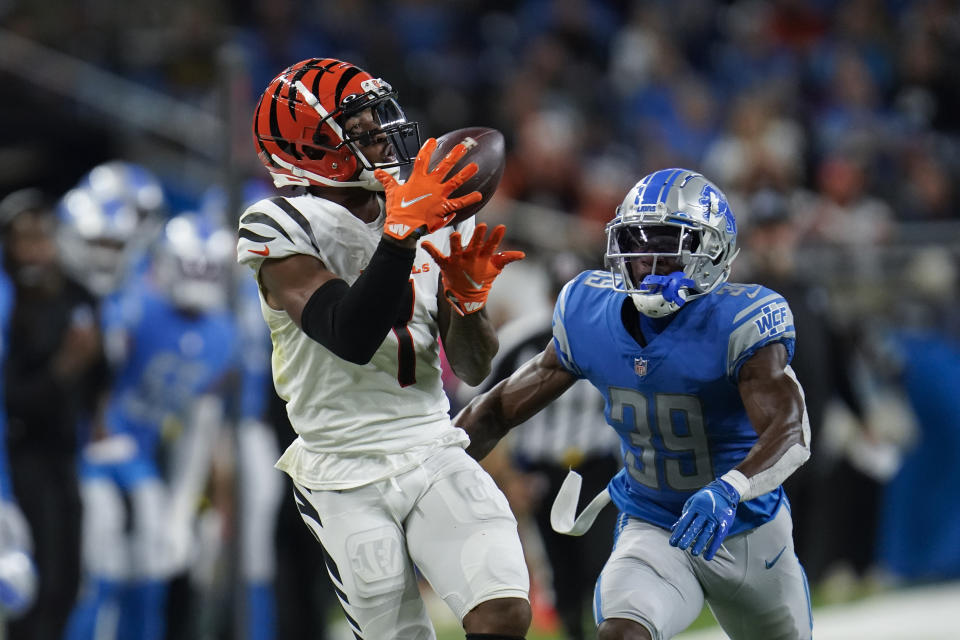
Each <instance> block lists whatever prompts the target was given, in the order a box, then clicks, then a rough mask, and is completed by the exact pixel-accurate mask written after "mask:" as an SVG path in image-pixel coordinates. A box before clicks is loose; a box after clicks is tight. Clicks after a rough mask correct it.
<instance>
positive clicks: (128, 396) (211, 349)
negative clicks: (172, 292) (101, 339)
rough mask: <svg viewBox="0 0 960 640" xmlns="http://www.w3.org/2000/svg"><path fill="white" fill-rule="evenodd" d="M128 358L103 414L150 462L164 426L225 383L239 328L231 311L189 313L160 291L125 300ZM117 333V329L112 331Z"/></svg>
mask: <svg viewBox="0 0 960 640" xmlns="http://www.w3.org/2000/svg"><path fill="white" fill-rule="evenodd" d="M122 306H123V307H124V312H123V313H121V314H118V315H117V316H116V317H114V318H113V320H114V321H115V322H118V323H119V324H125V334H126V336H125V337H126V342H127V346H126V349H125V351H126V353H125V354H124V359H123V361H122V362H120V363H118V367H117V369H116V372H115V377H114V382H113V388H112V389H111V392H110V399H109V402H108V405H107V410H106V414H105V422H106V427H107V429H108V431H110V432H111V433H126V434H129V435H131V436H133V437H134V438H135V440H136V441H137V444H138V453H139V454H140V455H141V456H146V457H152V456H153V455H154V453H155V451H156V446H157V442H158V440H159V438H160V435H161V431H162V428H163V425H164V422H165V421H166V420H168V419H170V418H181V419H182V418H183V417H184V412H185V410H186V409H187V408H188V407H189V405H190V403H191V401H192V400H194V399H195V398H197V397H198V396H200V395H201V394H203V393H205V392H207V391H209V390H211V389H212V387H213V386H214V385H215V384H216V383H218V382H220V381H221V380H223V379H224V377H225V376H226V375H227V373H228V372H229V371H230V370H231V369H232V368H233V367H234V363H235V361H236V342H237V341H236V336H237V329H236V323H235V322H234V320H233V318H232V316H231V314H230V313H229V311H228V310H223V311H218V312H212V313H204V314H185V313H183V312H181V311H179V310H178V309H177V308H176V307H174V306H173V304H172V303H171V302H170V301H169V300H167V299H166V298H164V297H163V296H161V295H160V294H159V293H157V292H156V291H154V290H152V289H150V288H145V287H139V288H138V292H137V294H136V295H133V296H124V299H123V305H122ZM111 330H112V331H119V330H120V327H119V326H118V324H114V325H113V326H112V327H111Z"/></svg>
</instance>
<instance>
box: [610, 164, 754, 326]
mask: <svg viewBox="0 0 960 640" xmlns="http://www.w3.org/2000/svg"><path fill="white" fill-rule="evenodd" d="M606 232H607V252H606V264H607V267H608V268H609V269H610V272H611V273H612V274H613V283H614V284H613V287H614V289H615V290H616V291H622V292H624V293H626V294H628V295H629V296H630V298H631V299H632V300H633V304H634V305H635V306H636V307H637V310H638V311H640V313H642V314H644V315H646V316H650V317H653V318H658V317H663V316H667V315H670V314H672V313H674V312H676V311H677V310H678V309H679V308H680V307H682V306H683V305H684V304H685V303H686V302H688V301H690V300H693V299H695V298H698V297H699V296H702V295H705V294H707V293H709V292H711V291H713V290H714V289H715V288H716V287H718V286H720V285H721V284H723V283H724V282H725V281H726V280H727V277H728V276H729V275H730V264H731V263H732V262H733V259H734V258H735V257H736V256H737V253H738V250H737V221H736V219H735V218H734V215H733V211H731V210H730V206H729V204H728V203H727V197H726V196H725V195H724V194H723V192H722V191H721V190H720V189H719V188H718V187H717V186H716V185H715V184H713V183H712V182H710V181H709V180H707V179H706V178H704V177H703V176H702V175H700V174H699V173H696V172H694V171H689V170H687V169H662V170H660V171H655V172H654V173H651V174H650V175H648V176H646V177H645V178H643V179H642V180H640V182H638V183H637V184H635V185H634V186H633V188H631V189H630V191H628V192H627V195H626V197H624V199H623V202H622V203H621V204H620V206H619V207H617V213H616V215H615V216H614V218H613V220H611V221H610V222H609V223H607V227H606Z"/></svg>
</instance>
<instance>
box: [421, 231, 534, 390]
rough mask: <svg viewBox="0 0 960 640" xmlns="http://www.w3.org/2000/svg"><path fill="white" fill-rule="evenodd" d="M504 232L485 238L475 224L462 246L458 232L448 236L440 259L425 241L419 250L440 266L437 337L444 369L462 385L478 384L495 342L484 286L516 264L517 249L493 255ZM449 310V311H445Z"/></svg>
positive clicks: (486, 372)
mask: <svg viewBox="0 0 960 640" xmlns="http://www.w3.org/2000/svg"><path fill="white" fill-rule="evenodd" d="M504 233H506V228H505V227H504V226H503V225H502V224H501V225H497V226H496V227H494V229H493V231H491V232H490V235H489V236H487V235H486V234H487V225H486V224H484V223H480V224H478V225H477V227H476V229H474V232H473V237H471V238H470V242H468V243H467V245H466V246H463V245H462V244H461V237H460V233H459V232H454V233H453V234H451V236H450V255H443V254H442V253H441V252H440V250H439V249H437V248H436V247H435V246H434V245H433V244H432V243H430V242H429V241H425V242H424V243H423V248H424V250H425V251H426V252H427V253H429V254H430V256H431V257H432V258H433V259H434V261H436V263H437V264H438V265H439V266H440V272H441V280H442V282H441V288H440V292H439V296H440V297H441V298H444V299H445V302H440V305H439V308H440V318H439V319H440V336H441V339H442V340H443V347H444V349H445V350H446V353H447V359H448V360H449V361H450V366H451V367H452V368H453V372H454V373H455V374H456V375H457V377H458V378H460V379H461V380H463V381H464V382H466V383H467V384H471V385H477V384H480V383H481V382H482V381H483V379H484V378H486V377H487V375H489V374H490V361H491V359H492V358H493V356H494V355H496V353H497V348H498V342H497V338H496V335H495V333H494V329H493V326H492V325H491V324H490V322H489V320H488V319H487V317H486V313H485V312H484V311H483V308H484V305H485V304H486V302H487V296H488V294H489V293H490V287H491V286H493V281H494V280H495V279H496V277H497V276H498V275H500V272H501V271H502V270H503V268H504V267H505V266H506V265H508V264H510V263H511V262H514V261H516V260H522V259H523V258H524V253H523V252H522V251H499V252H498V251H497V249H498V248H499V246H500V242H501V241H502V240H503V235H504ZM451 309H452V310H453V311H454V313H450V311H451Z"/></svg>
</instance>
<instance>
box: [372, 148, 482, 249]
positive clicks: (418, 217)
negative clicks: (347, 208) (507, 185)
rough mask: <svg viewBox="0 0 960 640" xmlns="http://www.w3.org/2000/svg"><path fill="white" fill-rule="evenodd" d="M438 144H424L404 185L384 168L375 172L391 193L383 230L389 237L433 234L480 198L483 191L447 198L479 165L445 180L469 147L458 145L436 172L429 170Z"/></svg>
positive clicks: (470, 166) (440, 163) (384, 187)
mask: <svg viewBox="0 0 960 640" xmlns="http://www.w3.org/2000/svg"><path fill="white" fill-rule="evenodd" d="M436 147H437V141H436V139H434V138H430V139H429V140H427V141H426V142H425V143H423V146H422V147H421V148H420V152H419V153H417V158H416V160H415V161H414V163H413V171H412V172H411V173H410V178H409V179H408V180H407V181H406V182H404V183H403V184H399V183H398V182H397V181H396V180H394V178H393V176H391V175H390V174H389V173H387V172H386V171H384V170H383V169H377V170H376V171H374V172H373V175H374V177H376V179H377V180H379V181H380V182H381V183H382V184H383V190H384V192H385V193H386V196H387V219H386V222H385V223H384V227H383V232H384V233H385V234H387V235H388V236H390V237H392V238H396V239H397V240H404V239H406V238H407V237H408V236H409V235H410V234H412V233H417V234H418V236H419V235H423V233H432V232H434V231H436V230H437V229H440V228H442V227H443V226H444V225H446V224H447V223H448V222H450V221H451V220H453V218H454V216H455V214H456V212H457V211H458V210H459V209H462V208H463V207H466V206H468V205H471V204H473V203H475V202H479V201H480V199H481V195H480V192H479V191H473V192H471V193H468V194H467V195H465V196H462V197H460V198H454V199H452V200H451V199H448V198H447V196H449V195H450V194H451V193H453V192H454V191H456V189H457V187H459V186H460V185H462V184H463V183H464V182H466V181H467V180H469V179H470V178H471V177H472V176H473V175H474V174H475V173H476V172H477V165H476V164H475V163H472V162H471V163H470V164H468V165H467V166H465V167H464V168H463V169H462V170H460V172H459V173H457V174H456V175H454V176H453V177H452V178H450V179H449V180H447V181H446V182H444V180H443V178H444V176H446V175H447V173H448V172H449V171H450V169H452V168H453V165H455V164H457V161H458V160H460V158H462V157H463V155H464V154H465V153H466V152H467V148H466V147H465V146H463V145H462V144H458V145H457V146H455V147H454V148H453V149H451V151H450V153H448V154H447V155H446V157H445V158H444V159H443V160H441V161H440V162H439V163H438V164H437V166H436V167H435V168H434V170H433V171H429V168H428V167H429V164H430V156H431V155H432V154H433V151H434V149H436Z"/></svg>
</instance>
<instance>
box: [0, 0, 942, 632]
mask: <svg viewBox="0 0 960 640" xmlns="http://www.w3.org/2000/svg"><path fill="white" fill-rule="evenodd" d="M314 56H324V57H340V58H343V59H347V60H350V61H352V62H354V63H356V64H358V65H359V66H361V67H364V68H365V69H368V70H370V71H371V72H372V73H373V74H374V75H375V76H382V77H383V78H385V79H387V80H388V81H389V82H391V83H392V84H393V85H394V86H395V87H396V88H398V90H399V93H400V102H401V104H402V105H403V107H404V108H405V110H406V111H407V115H408V117H409V118H410V119H412V120H417V121H419V122H420V123H421V131H422V132H423V133H424V134H426V135H432V136H439V135H441V134H442V133H444V132H446V131H449V130H452V129H455V128H459V127H463V126H473V125H479V126H492V127H496V128H498V129H500V130H501V131H503V132H504V134H505V136H506V139H507V146H508V155H509V157H508V166H507V170H506V173H505V176H504V179H503V182H502V184H501V188H500V192H499V194H498V196H497V198H496V199H495V200H494V202H492V203H491V204H490V205H489V206H488V208H487V209H486V210H485V211H484V212H482V213H481V214H480V217H481V219H483V220H486V221H489V222H500V221H502V222H505V223H506V224H507V225H508V239H509V241H510V243H511V244H513V245H515V246H516V247H518V248H522V249H524V250H526V251H527V252H528V254H529V260H527V261H526V262H525V263H521V264H518V265H516V267H517V268H516V269H514V268H513V267H511V269H509V270H507V272H505V274H504V277H503V278H502V280H501V281H500V282H498V285H497V287H495V288H494V295H493V296H492V297H491V306H490V308H491V312H492V313H493V314H494V318H495V319H496V322H497V323H498V324H501V325H502V324H506V323H507V322H509V321H510V320H513V319H515V318H517V317H519V316H521V315H523V314H527V313H532V312H534V311H536V310H539V309H540V308H542V307H544V306H548V305H549V304H550V303H551V300H550V299H549V296H548V293H547V291H548V290H549V287H548V285H547V280H548V266H549V264H550V261H551V259H552V258H553V257H554V256H556V255H557V254H562V253H573V254H577V255H578V256H580V257H581V259H582V260H584V261H585V263H586V264H593V265H595V264H597V263H598V261H599V260H600V257H601V256H602V247H603V224H604V223H605V221H606V220H608V219H609V218H610V217H611V216H612V213H613V210H614V207H615V206H616V205H617V204H619V201H620V199H621V198H622V197H623V194H624V193H625V192H626V190H627V189H628V188H629V187H630V186H631V185H632V184H633V183H634V182H635V181H636V180H637V179H638V178H639V177H641V176H643V175H645V174H646V173H648V172H649V171H651V170H654V169H657V168H662V167H667V166H685V167H691V168H696V169H699V170H701V171H703V172H704V173H705V174H706V175H707V176H708V177H710V178H711V179H712V180H714V181H715V182H717V183H718V184H719V185H721V186H722V187H723V188H724V189H725V190H726V191H727V194H728V195H729V196H730V200H731V205H732V207H733V209H734V211H735V212H736V214H737V216H738V220H739V223H740V237H741V246H742V247H743V252H742V254H741V257H740V259H739V260H738V263H737V265H736V268H735V272H734V275H733V277H732V278H731V280H733V281H752V280H757V281H761V282H764V283H766V280H764V278H770V279H772V280H774V281H776V282H784V283H787V284H786V285H785V286H787V287H789V288H790V292H795V293H794V295H796V296H798V297H802V298H803V300H802V301H801V300H800V299H794V298H791V295H790V294H789V293H788V295H787V297H788V299H790V301H791V304H794V305H797V306H799V305H801V304H802V305H803V306H804V307H806V308H808V310H809V312H810V313H811V317H813V318H814V320H813V321H812V324H811V325H810V326H811V327H815V328H816V329H817V331H815V332H813V333H815V334H816V335H817V336H818V337H817V338H816V339H817V341H818V343H816V344H813V341H812V339H811V342H807V341H806V340H807V337H806V336H805V335H804V334H803V333H802V332H801V333H800V335H799V336H798V344H799V351H800V352H804V350H809V352H810V354H811V355H808V356H807V358H808V360H809V363H808V366H809V367H810V370H812V371H817V370H818V369H819V370H822V371H823V379H822V380H821V381H820V384H816V385H813V386H815V387H817V388H816V389H809V388H808V393H810V394H816V402H817V403H818V405H819V406H820V408H821V410H822V412H821V415H822V420H821V424H820V425H819V428H818V430H817V431H818V433H817V436H818V440H817V442H816V443H815V458H814V462H812V463H811V464H810V465H808V466H809V467H810V470H809V471H808V472H807V473H806V476H805V477H804V478H802V479H801V480H798V481H797V486H796V488H795V491H796V493H797V496H798V497H797V503H798V504H797V511H796V512H795V518H796V520H797V529H798V535H799V536H802V537H803V538H804V542H803V546H802V549H804V552H805V553H809V554H810V557H801V559H802V560H803V561H804V562H805V563H809V564H810V565H814V566H813V571H812V572H811V579H812V582H813V584H812V586H813V589H814V602H815V604H817V605H818V608H817V610H816V612H815V614H816V615H818V616H819V614H820V612H821V611H822V612H823V614H822V615H823V618H822V619H823V620H824V622H823V627H822V629H823V633H822V634H821V635H819V637H820V638H841V637H843V638H860V637H871V638H880V637H882V638H886V637H891V638H892V637H910V638H931V639H932V638H946V637H956V635H955V634H956V631H955V630H954V629H955V627H956V625H957V622H960V614H957V613H956V611H955V607H953V610H951V607H949V606H942V605H941V603H942V602H944V599H946V600H947V601H951V602H953V603H956V602H957V601H958V597H960V595H958V592H957V590H956V587H953V588H952V590H951V587H950V586H949V585H950V584H951V582H952V581H954V580H957V579H958V578H960V545H958V544H957V542H958V541H960V503H958V500H957V497H956V492H955V491H954V487H955V486H956V480H957V478H958V476H960V471H958V469H960V465H957V464H956V460H957V459H958V455H960V412H958V411H956V409H955V404H954V402H953V399H954V397H955V396H956V393H957V389H960V344H958V339H960V302H958V296H957V294H958V279H957V268H958V260H960V213H958V208H957V201H958V197H960V193H958V184H960V138H958V134H960V66H958V65H957V61H958V60H960V3H958V2H955V1H952V0H916V1H911V0H849V1H842V0H807V1H804V0H771V1H769V2H763V1H759V0H737V1H728V2H711V1H709V0H669V1H651V2H629V1H626V0H608V1H601V0H552V1H551V0H526V1H523V0H515V1H509V0H487V1H481V0H451V1H448V2H439V1H430V0H394V1H392V2H380V1H373V0H232V1H228V0H193V1H190V2H187V1H180V0H174V1H170V2H144V1H142V0H124V1H122V2H121V1H118V0H42V1H35V0H32V1H18V0H5V1H0V80H2V86H3V96H4V99H3V100H2V101H0V197H2V196H3V195H5V194H7V193H10V192H12V191H14V190H16V189H20V188H23V187H38V188H40V189H42V190H43V191H45V192H46V193H47V194H49V195H50V196H52V197H54V198H56V197H59V196H60V195H62V194H63V193H65V192H66V191H67V190H68V189H69V188H70V187H72V186H73V185H74V184H75V183H76V182H77V180H78V179H79V178H80V177H81V176H83V175H84V174H85V173H86V172H87V171H88V170H89V169H90V168H91V167H93V166H95V165H97V164H98V163H101V162H105V161H108V160H111V159H115V158H122V159H126V160H129V161H133V162H137V163H139V164H141V165H143V166H144V167H147V168H148V169H150V170H151V171H153V172H155V174H156V175H157V176H159V177H160V178H161V180H162V182H163V185H164V188H165V190H166V192H167V195H168V198H169V201H170V203H171V207H170V208H171V211H172V212H177V211H182V210H188V209H197V208H198V207H200V205H201V202H202V201H203V199H204V197H205V194H208V190H209V188H210V187H211V186H217V187H219V188H221V189H222V190H223V192H224V193H225V194H226V198H227V206H228V211H230V212H232V215H233V216H234V217H235V216H238V215H239V212H240V211H241V208H242V204H243V201H244V195H243V194H244V190H245V189H248V188H250V185H251V184H252V183H255V182H262V181H263V180H264V178H265V174H264V172H263V170H262V167H261V165H260V164H259V162H258V161H257V159H256V157H255V155H254V153H253V149H252V145H251V140H250V120H251V112H252V106H253V104H254V103H255V101H256V99H257V98H258V97H259V92H260V91H261V90H262V89H263V87H265V86H266V85H267V83H268V82H269V80H270V79H271V78H272V77H273V76H274V75H276V74H277V73H278V72H279V71H280V70H282V69H283V68H285V67H286V66H288V65H289V64H291V63H293V62H295V61H298V60H301V59H304V58H308V57H314ZM771 254H772V255H771ZM771 286H775V285H772V284H771ZM785 293H787V292H786V291H785ZM821 329H824V330H823V331H821ZM837 369H841V370H843V371H844V372H846V374H845V375H847V374H848V376H847V378H846V380H847V381H848V382H849V385H846V387H849V388H846V387H845V388H844V389H840V388H837V387H834V386H831V384H830V382H829V381H830V380H833V379H834V378H833V377H831V376H833V375H834V374H833V373H832V372H834V371H835V370H837ZM468 395H469V390H466V391H465V390H462V389H460V390H457V389H454V388H451V397H452V398H453V399H454V405H455V406H456V405H457V404H458V403H459V402H462V401H463V399H464V398H465V397H468ZM804 493H806V494H807V495H803V494H804ZM811 494H812V495H811ZM791 497H793V494H791ZM534 546H535V545H534ZM318 553H319V550H318ZM227 561H228V562H229V559H228V560H227ZM538 561H539V560H538V558H537V557H535V554H534V557H532V559H531V562H532V565H533V566H534V569H535V571H534V574H535V575H536V576H539V577H540V580H541V582H543V583H545V582H547V579H546V578H544V576H545V575H548V573H549V568H543V567H540V565H538V564H537V563H538ZM808 568H811V567H809V566H808ZM944 585H946V586H944ZM541 587H542V585H541ZM545 590H546V593H544V594H541V595H540V596H539V597H540V598H542V600H544V601H545V604H544V605H543V611H545V613H541V614H538V615H540V617H538V619H537V620H536V621H535V629H534V632H535V634H540V635H538V636H535V637H542V638H548V637H560V636H559V635H557V633H558V632H556V631H553V630H555V629H556V625H555V621H553V622H551V617H550V616H551V613H550V611H549V599H550V595H549V593H548V591H549V589H545ZM227 591H229V589H227ZM944 594H946V595H944ZM216 602H218V603H219V602H220V601H219V600H217V601H216ZM845 603H847V604H845ZM820 605H822V608H821V606H820ZM218 606H219V605H218ZM237 606H239V607H242V603H241V604H237ZM924 606H928V607H929V609H924V608H923V607H924ZM437 615H438V619H439V620H440V622H439V624H440V625H441V627H443V625H444V624H446V623H445V622H444V621H443V619H442V618H443V614H442V613H438V614H437ZM876 620H883V621H888V622H889V624H887V625H886V627H887V628H884V629H880V630H876V631H873V629H875V628H876V627H874V626H871V625H872V624H873V623H874V621H876ZM895 620H901V621H903V620H910V621H913V622H915V623H916V624H917V625H918V626H916V627H915V628H913V629H912V630H911V629H910V628H905V627H899V626H896V625H895V622H894V621H895ZM828 621H830V622H828ZM921 623H922V626H921ZM702 624H704V625H706V626H709V621H706V622H703V623H702ZM551 625H552V626H551ZM830 625H833V626H832V627H831V626H830ZM845 625H846V626H845ZM828 629H839V631H828ZM891 629H892V630H891ZM857 630H859V631H857ZM236 633H237V635H236V637H243V636H242V630H237V631H236ZM332 633H333V632H332ZM451 637H456V634H455V633H454V635H452V636H451ZM532 637H534V634H532ZM684 637H689V638H690V640H694V639H695V638H696V639H704V640H705V639H706V638H714V637H720V636H717V635H716V634H715V632H712V631H699V632H691V634H690V635H689V636H684Z"/></svg>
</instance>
